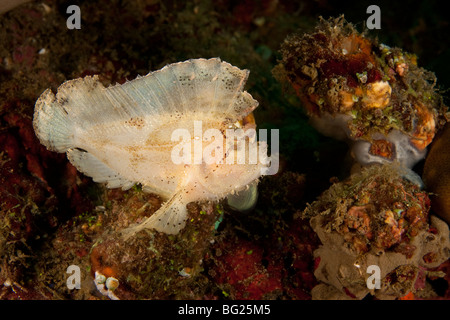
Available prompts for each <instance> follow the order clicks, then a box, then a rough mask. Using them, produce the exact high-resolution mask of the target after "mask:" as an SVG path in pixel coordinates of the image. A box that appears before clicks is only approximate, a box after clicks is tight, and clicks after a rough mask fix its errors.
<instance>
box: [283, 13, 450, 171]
mask: <svg viewBox="0 0 450 320" xmlns="http://www.w3.org/2000/svg"><path fill="white" fill-rule="evenodd" d="M281 52H282V59H281V61H280V64H279V65H278V66H277V67H276V68H275V69H274V74H275V75H276V76H277V77H278V78H279V79H280V80H281V81H288V82H289V83H290V84H291V85H292V87H293V88H294V90H295V92H296V94H297V95H298V96H299V97H300V99H301V101H302V103H303V105H304V107H305V109H306V110H307V113H308V115H309V117H310V119H311V123H312V125H313V126H314V127H315V128H316V129H318V130H319V131H320V132H321V133H322V134H325V135H328V136H333V137H335V138H338V139H348V140H349V141H350V142H351V144H352V153H353V156H354V157H355V159H356V160H357V161H358V162H359V163H361V164H364V165H366V164H369V163H374V162H378V163H386V162H392V161H398V162H400V163H402V164H404V165H405V166H408V167H412V166H413V165H414V164H415V163H417V162H418V161H419V160H421V159H422V158H423V157H424V156H425V153H426V147H427V146H428V145H429V144H430V142H431V141H432V139H433V137H434V135H435V133H436V132H437V130H439V129H440V128H441V127H442V126H443V124H445V122H446V121H447V118H446V115H445V112H446V111H447V108H446V107H445V106H444V104H443V101H442V97H441V95H440V94H439V93H438V92H437V90H436V88H435V85H436V77H435V75H434V74H433V73H431V72H429V71H426V70H425V69H423V68H420V67H418V66H417V57H416V56H415V55H412V54H409V53H406V52H404V51H403V50H401V49H399V48H390V47H388V46H386V45H383V44H378V43H377V41H375V40H372V39H370V38H368V37H365V35H364V34H361V33H359V32H357V31H356V29H355V28H354V27H353V25H352V24H350V23H348V22H346V21H345V19H344V17H343V16H341V17H339V18H330V19H329V20H325V19H321V20H320V22H319V24H318V26H317V27H316V29H315V31H314V32H312V33H306V34H304V35H297V34H294V35H291V36H289V37H288V38H287V39H286V40H285V41H284V43H283V45H282V49H281Z"/></svg>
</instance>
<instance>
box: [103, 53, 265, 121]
mask: <svg viewBox="0 0 450 320" xmlns="http://www.w3.org/2000/svg"><path fill="white" fill-rule="evenodd" d="M248 75H249V71H248V70H241V69H239V68H237V67H234V66H232V65H231V64H229V63H227V62H223V61H221V60H220V59H219V58H211V59H191V60H187V61H184V62H178V63H173V64H170V65H167V66H165V67H164V68H162V69H161V70H158V71H154V72H151V73H149V74H147V75H146V76H143V77H138V78H136V79H135V80H132V81H129V82H127V83H125V84H123V85H117V86H113V87H109V88H107V90H106V91H107V95H108V97H109V98H110V99H111V100H114V101H116V103H117V104H124V103H128V104H130V101H132V103H133V105H135V106H139V108H140V109H141V112H142V113H143V114H151V113H157V114H164V113H172V114H173V115H178V116H182V115H183V114H186V113H190V112H194V113H196V114H211V115H215V116H217V117H224V118H228V119H231V120H233V121H238V120H240V119H242V118H243V117H245V116H246V115H248V114H249V113H250V112H252V111H253V110H254V109H255V108H256V107H257V106H258V102H257V101H256V100H254V99H253V98H252V96H251V95H250V94H248V93H247V92H245V91H243V88H244V85H245V82H246V81H247V78H248Z"/></svg>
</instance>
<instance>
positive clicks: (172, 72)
mask: <svg viewBox="0 0 450 320" xmlns="http://www.w3.org/2000/svg"><path fill="white" fill-rule="evenodd" d="M248 75H249V71H248V70H241V69H239V68H237V67H234V66H232V65H231V64H229V63H227V62H223V61H221V60H220V59H219V58H212V59H191V60H187V61H184V62H178V63H173V64H170V65H167V66H165V67H164V68H162V69H161V70H158V71H154V72H151V73H149V74H147V75H146V76H143V77H137V78H136V79H134V80H132V81H128V82H126V83H124V84H123V85H115V86H110V87H108V88H105V87H104V86H103V85H102V84H101V82H100V81H99V80H98V77H97V76H87V77H84V78H79V79H75V80H70V81H66V82H65V83H63V84H62V85H61V86H60V87H59V88H58V92H57V94H56V96H55V95H54V94H53V93H52V92H51V91H50V90H46V91H45V92H44V93H43V94H42V95H41V97H40V98H39V99H38V101H37V102H36V108H35V120H34V125H35V130H36V132H37V134H38V136H39V138H40V140H41V141H42V143H43V144H44V145H46V146H47V147H48V148H50V149H51V150H55V151H59V152H65V151H67V149H69V148H71V147H76V141H75V140H76V136H77V134H76V132H75V131H78V130H85V129H86V130H89V134H90V135H91V136H96V135H97V134H98V135H100V134H101V135H107V134H111V135H115V136H117V135H126V136H130V137H133V135H135V134H136V133H138V134H143V133H144V132H145V133H146V134H149V133H151V131H152V130H153V128H154V127H159V126H160V125H161V123H165V121H167V120H168V117H164V116H165V115H170V117H171V119H173V120H176V119H183V116H185V117H186V116H187V118H189V119H190V118H193V119H196V118H198V119H202V116H207V117H209V118H210V119H223V121H228V122H230V123H235V122H236V121H239V120H241V119H243V118H244V117H245V116H247V115H248V114H249V113H250V112H252V111H253V110H254V109H255V108H256V107H257V106H258V102H257V101H256V100H254V99H253V98H252V96H251V95H250V94H249V93H247V92H246V91H243V88H244V85H245V82H246V81H247V78H248ZM185 119H186V118H185Z"/></svg>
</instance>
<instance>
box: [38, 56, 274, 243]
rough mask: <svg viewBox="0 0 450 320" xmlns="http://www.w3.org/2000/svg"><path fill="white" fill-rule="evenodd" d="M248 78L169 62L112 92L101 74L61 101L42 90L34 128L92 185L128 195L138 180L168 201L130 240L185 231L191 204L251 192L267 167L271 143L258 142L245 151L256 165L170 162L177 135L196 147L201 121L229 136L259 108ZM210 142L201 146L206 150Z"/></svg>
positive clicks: (233, 70) (71, 88)
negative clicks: (182, 133) (147, 233)
mask: <svg viewBox="0 0 450 320" xmlns="http://www.w3.org/2000/svg"><path fill="white" fill-rule="evenodd" d="M248 75H249V71H248V70H240V69H239V68H237V67H234V66H232V65H230V64H229V63H226V62H222V61H221V60H220V59H218V58H212V59H208V60H206V59H192V60H188V61H185V62H179V63H174V64H171V65H167V66H165V67H164V68H162V69H161V70H158V71H155V72H151V73H149V74H148V75H146V76H144V77H138V78H137V79H135V80H133V81H129V82H126V83H125V84H123V85H115V86H111V87H108V88H105V87H104V86H103V85H102V84H101V83H100V82H99V81H98V78H97V76H93V77H90V76H88V77H85V78H79V79H75V80H71V81H67V82H65V83H63V84H62V85H61V86H60V87H59V88H58V92H57V94H56V96H55V95H54V94H53V93H52V91H51V90H50V89H47V90H46V91H44V92H43V93H42V95H41V96H40V97H39V99H38V100H37V102H36V106H35V113H34V120H33V126H34V130H35V132H36V135H37V136H38V138H39V140H40V141H41V143H42V144H43V145H45V146H46V147H47V148H48V149H49V150H51V151H56V152H66V153H67V157H68V159H69V160H70V162H71V163H72V164H73V165H74V166H75V167H76V168H77V169H78V170H79V171H81V172H83V173H84V174H86V175H88V176H90V177H92V178H93V180H94V181H96V182H105V183H106V184H107V187H109V188H118V187H121V188H122V189H124V190H126V189H128V188H130V187H132V186H133V185H134V184H136V183H140V184H141V185H142V186H143V190H144V191H148V192H154V193H156V194H158V195H160V196H161V197H162V198H163V199H165V200H167V201H166V202H165V203H163V205H162V206H161V208H160V209H159V210H158V211H157V212H155V213H154V214H153V215H152V216H150V217H149V218H147V220H145V221H144V222H142V223H141V224H139V225H137V226H132V227H130V228H128V229H127V230H126V231H125V234H126V236H127V237H128V236H130V235H133V234H134V233H136V232H138V231H140V230H142V229H144V228H149V229H150V228H154V229H156V230H158V231H160V232H164V233H168V234H177V233H178V232H179V231H180V230H181V229H182V228H183V227H184V226H185V222H186V219H187V210H186V204H188V203H189V202H193V201H201V200H211V201H216V200H219V199H221V198H224V197H225V196H227V195H229V194H234V193H235V192H238V191H241V190H246V189H248V187H247V186H248V185H249V184H251V183H252V182H255V181H257V179H258V178H259V177H260V176H261V175H262V174H263V170H264V168H267V166H268V165H269V163H268V162H270V161H268V159H269V158H268V157H267V145H266V144H265V142H261V143H258V142H257V141H255V140H254V139H251V140H250V142H248V143H249V145H248V146H247V147H248V148H250V145H252V146H255V145H256V146H257V148H259V149H260V150H259V152H258V153H259V157H260V159H259V161H258V162H257V163H250V161H248V162H245V163H244V164H238V163H234V164H227V163H225V164H217V163H213V164H207V163H205V162H204V161H203V162H202V163H200V164H185V163H180V164H176V163H174V161H173V158H172V152H173V150H174V148H175V147H176V146H177V145H178V146H179V144H180V142H179V140H177V141H172V133H173V132H174V131H175V130H177V129H186V130H188V132H189V134H190V137H192V141H190V142H192V144H194V143H195V139H198V134H197V133H196V132H194V131H195V130H194V121H201V124H202V130H203V131H204V132H206V130H208V129H219V130H220V131H221V132H222V134H223V133H224V132H225V131H226V129H230V128H236V124H238V123H239V121H240V120H242V119H243V118H244V117H246V116H247V115H248V114H250V113H251V112H252V111H253V110H254V109H255V108H256V107H257V106H258V102H257V101H256V100H254V99H253V98H252V96H251V95H250V94H249V93H247V92H246V91H243V87H244V84H245V82H246V80H247V78H248ZM196 135H197V136H196ZM224 140H225V138H224ZM209 143H211V142H208V143H206V142H205V141H202V146H203V147H204V146H206V145H208V144H209ZM225 148H226V149H225V150H226V151H227V152H228V151H229V150H230V149H229V147H225ZM232 148H236V145H234V146H232ZM194 149H195V147H194ZM192 152H193V151H192ZM192 154H193V153H192ZM192 154H191V155H192ZM250 190H251V189H250ZM243 193H244V194H245V192H243Z"/></svg>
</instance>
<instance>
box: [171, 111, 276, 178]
mask: <svg viewBox="0 0 450 320" xmlns="http://www.w3.org/2000/svg"><path fill="white" fill-rule="evenodd" d="M193 125H194V127H193V136H192V135H191V131H189V130H188V129H186V128H179V129H175V130H174V131H173V132H172V136H171V140H172V141H174V142H179V143H178V144H176V145H175V146H174V147H173V149H172V152H171V159H172V162H173V163H174V164H186V165H192V164H193V165H199V164H202V163H205V164H208V165H212V164H218V165H235V164H239V165H241V164H242V165H244V164H247V165H257V164H260V165H262V168H261V174H262V175H274V174H276V173H277V172H278V167H279V159H278V155H279V154H278V153H279V130H278V129H272V130H270V151H271V155H270V157H269V156H267V151H268V141H267V140H268V137H267V129H259V131H258V135H259V139H260V140H259V142H258V141H257V132H256V130H255V129H254V128H247V129H241V128H237V129H226V130H224V131H223V130H219V129H215V128H209V129H207V130H205V131H204V132H203V126H202V121H196V120H194V123H193Z"/></svg>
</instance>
